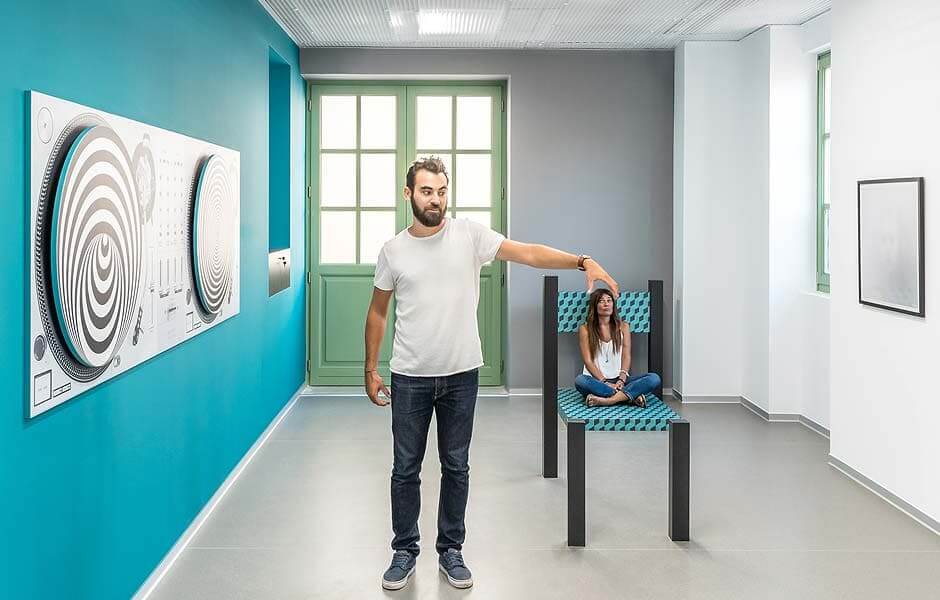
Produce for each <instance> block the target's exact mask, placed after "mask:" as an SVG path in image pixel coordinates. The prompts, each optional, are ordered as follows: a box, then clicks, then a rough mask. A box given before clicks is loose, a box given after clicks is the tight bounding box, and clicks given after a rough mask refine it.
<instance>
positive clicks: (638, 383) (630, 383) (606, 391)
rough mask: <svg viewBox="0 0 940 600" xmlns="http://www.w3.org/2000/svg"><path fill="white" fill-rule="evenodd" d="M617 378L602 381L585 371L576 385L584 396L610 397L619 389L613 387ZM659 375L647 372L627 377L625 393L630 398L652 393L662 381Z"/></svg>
mask: <svg viewBox="0 0 940 600" xmlns="http://www.w3.org/2000/svg"><path fill="white" fill-rule="evenodd" d="M616 381H617V378H616V377H614V378H613V379H606V380H604V381H601V380H599V379H596V378H594V377H591V376H590V375H585V374H584V373H582V374H580V375H578V376H577V377H576V378H575V380H574V387H576V388H577V389H578V391H579V392H581V395H582V396H587V395H588V394H594V395H595V396H600V397H602V398H610V397H611V396H613V395H614V394H615V393H617V390H615V389H614V388H613V385H614V383H616ZM661 381H662V380H661V379H660V378H659V375H657V374H656V373H647V374H646V375H638V376H636V377H627V382H626V383H625V384H624V386H623V393H625V394H626V395H627V396H629V398H630V400H633V399H635V398H636V397H637V396H639V395H641V394H650V393H652V392H654V391H655V390H657V389H658V388H659V385H660V383H661Z"/></svg>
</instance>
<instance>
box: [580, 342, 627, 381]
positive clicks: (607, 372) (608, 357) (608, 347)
mask: <svg viewBox="0 0 940 600" xmlns="http://www.w3.org/2000/svg"><path fill="white" fill-rule="evenodd" d="M622 349H623V344H621V345H620V350H615V349H614V342H613V340H610V341H607V342H605V341H603V340H601V343H600V345H599V346H598V348H597V354H596V355H594V362H595V364H597V368H598V369H600V370H601V374H602V375H604V379H616V378H617V377H619V376H620V359H621V356H620V354H621V350H622ZM583 373H584V374H585V375H590V374H591V372H590V371H588V368H587V365H585V367H584V371H583Z"/></svg>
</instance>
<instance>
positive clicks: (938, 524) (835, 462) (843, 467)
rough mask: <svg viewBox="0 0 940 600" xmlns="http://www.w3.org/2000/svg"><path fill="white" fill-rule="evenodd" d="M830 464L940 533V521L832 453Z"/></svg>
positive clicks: (928, 527)
mask: <svg viewBox="0 0 940 600" xmlns="http://www.w3.org/2000/svg"><path fill="white" fill-rule="evenodd" d="M829 466H831V467H833V468H834V469H835V470H837V471H840V472H841V473H842V474H843V475H845V476H846V477H848V478H849V479H852V480H854V481H855V482H856V483H858V484H859V485H861V486H862V487H864V488H867V489H868V491H870V492H872V493H874V494H875V495H876V496H879V497H880V498H881V499H882V500H884V501H885V502H887V503H888V504H890V505H891V506H893V507H895V508H896V509H898V510H899V511H901V512H902V513H904V514H906V515H907V516H909V517H910V518H912V519H914V520H915V521H917V522H918V523H920V524H921V525H923V526H924V527H926V528H927V529H929V530H930V531H932V532H934V533H935V534H937V535H940V521H937V520H936V519H934V518H932V517H931V516H929V515H927V514H926V513H924V512H923V511H921V510H918V509H917V508H915V507H914V506H912V505H911V504H909V503H908V502H906V501H904V500H902V499H901V498H899V497H898V496H896V495H895V494H893V493H891V492H889V491H888V490H886V489H885V488H883V487H881V486H880V485H878V484H877V483H875V482H874V481H872V480H871V479H869V478H868V477H865V476H864V475H862V474H861V473H859V472H858V471H856V470H855V469H853V468H852V467H850V466H848V465H847V464H845V463H844V462H842V461H841V460H839V459H838V458H836V457H835V456H833V455H831V454H830V455H829Z"/></svg>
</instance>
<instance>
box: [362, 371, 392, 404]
mask: <svg viewBox="0 0 940 600" xmlns="http://www.w3.org/2000/svg"><path fill="white" fill-rule="evenodd" d="M379 392H382V393H383V394H384V395H385V398H384V399H383V398H380V397H379ZM366 394H368V396H369V400H372V403H373V404H375V405H376V406H388V403H389V401H391V399H392V393H391V392H390V391H388V388H387V387H385V383H384V382H383V381H382V376H381V375H379V372H378V371H368V372H366Z"/></svg>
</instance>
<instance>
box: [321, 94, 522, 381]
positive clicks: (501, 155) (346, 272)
mask: <svg viewBox="0 0 940 600" xmlns="http://www.w3.org/2000/svg"><path fill="white" fill-rule="evenodd" d="M419 93H420V94H421V95H430V94H434V93H438V94H442V95H453V96H455V99H454V101H455V103H456V96H457V95H460V96H472V95H489V96H491V97H492V98H493V116H494V118H493V119H492V127H493V131H492V144H491V146H492V150H491V151H492V153H493V156H494V163H495V166H494V169H493V175H494V177H493V182H492V183H493V190H492V196H491V197H492V198H493V207H492V209H491V211H490V213H491V215H492V216H491V219H492V227H493V229H495V230H497V231H500V232H502V233H504V234H505V232H506V222H507V221H506V214H507V206H506V201H505V198H506V195H505V184H506V136H505V135H504V132H505V131H506V125H507V116H506V84H505V82H504V81H440V82H437V81H336V80H311V81H308V84H307V122H308V126H307V136H306V137H307V150H308V152H307V157H308V160H307V165H306V171H307V173H306V175H307V183H308V185H307V208H308V211H307V212H308V218H307V224H306V236H307V276H306V282H307V293H308V301H307V307H306V314H307V332H306V338H307V365H306V367H307V368H306V379H307V383H308V385H360V384H361V382H362V374H361V369H360V368H359V367H361V365H359V364H355V365H342V366H338V367H330V366H324V365H322V364H321V363H320V361H321V360H322V357H323V353H324V350H325V335H314V329H315V328H316V327H318V325H319V322H320V314H321V311H322V310H324V306H323V304H324V298H323V297H322V295H321V286H320V280H319V278H320V277H321V276H323V275H326V276H332V277H343V276H351V277H359V278H362V277H366V276H368V277H371V276H372V275H373V274H374V272H375V266H374V265H371V264H365V265H360V264H344V265H320V260H319V255H320V246H319V236H318V235H317V234H318V232H319V228H320V206H319V193H316V194H314V191H315V190H314V186H315V185H316V186H318V185H319V161H320V131H319V128H320V123H319V117H318V114H317V113H316V112H315V111H314V107H318V106H319V103H320V98H321V97H322V96H323V95H330V94H332V95H340V94H341V95H356V96H359V95H385V96H391V95H394V96H396V98H397V105H396V110H397V115H396V118H397V119H398V124H397V141H396V143H397V146H396V150H395V151H396V152H397V154H398V156H397V160H396V168H397V173H396V185H397V188H398V190H401V189H402V188H403V187H404V185H405V177H404V172H405V169H406V168H407V165H408V164H409V163H410V161H411V160H412V158H413V157H414V156H415V155H416V150H419V149H416V148H415V147H414V144H415V136H414V126H413V123H414V122H415V121H414V118H415V117H414V105H415V102H414V98H415V97H416V96H417V95H418V94H419ZM358 107H359V103H358V101H357V115H356V117H357V118H356V120H357V143H356V149H355V150H345V151H343V150H330V152H331V153H332V152H349V153H356V154H357V156H358V153H359V152H360V150H359V147H358V146H359V132H358V129H359V122H360V115H359V110H358ZM452 121H453V123H454V127H456V125H455V123H456V111H455V112H454V113H453V116H452ZM452 133H454V134H455V132H452ZM452 144H453V145H454V146H456V136H455V135H453V136H452ZM481 152H485V151H464V150H461V151H460V153H461V154H473V153H481ZM453 153H454V155H455V156H456V151H455V150H454V151H453ZM358 162H359V161H358V160H357V182H356V186H357V190H356V191H357V193H356V197H357V200H356V207H355V208H347V209H335V208H332V207H330V208H329V210H331V211H332V210H347V211H357V212H362V211H368V210H376V209H370V208H361V207H359V190H358V187H359V181H358ZM455 167H456V165H455ZM452 194H453V190H452ZM455 200H456V202H453V201H452V203H451V205H452V207H453V208H454V209H456V210H457V214H459V198H458V199H455ZM379 210H381V209H379ZM386 210H387V209H386ZM395 213H396V218H395V221H396V227H395V229H396V233H397V232H399V231H401V230H402V229H404V228H405V227H407V226H408V225H410V223H411V212H410V210H408V207H407V205H406V203H405V202H404V201H402V199H401V198H400V197H398V198H397V199H396V209H395ZM356 224H357V225H356V235H357V240H358V236H359V218H358V217H357V219H356ZM356 252H357V259H358V252H359V249H358V244H357V250H356ZM357 262H358V260H357ZM505 281H506V274H505V265H504V264H503V263H502V262H501V261H494V262H493V263H492V264H490V265H487V266H484V268H483V269H482V271H481V290H480V302H481V309H483V310H484V311H485V312H484V314H486V313H489V314H491V315H492V314H497V315H499V316H498V318H497V319H487V320H486V323H487V324H488V325H489V329H488V331H486V332H483V335H482V336H481V338H482V339H483V343H484V359H485V362H486V365H485V366H484V367H483V368H481V369H480V384H481V385H501V384H502V383H503V374H504V373H505V361H504V359H503V357H504V350H503V349H504V348H505V347H506V338H507V331H506V324H507V314H508V308H507V294H506V285H505ZM488 286H489V289H491V290H492V292H489V293H487V291H486V290H487V287H488ZM370 289H371V288H370ZM487 299H488V302H487ZM362 320H363V322H364V320H365V314H363V315H362ZM393 323H394V304H393V306H392V307H391V308H390V314H389V327H388V329H387V330H386V334H385V337H384V338H383V343H382V348H381V350H380V361H379V371H380V373H382V375H383V376H385V377H388V376H389V371H388V359H389V358H390V355H391V342H392V336H393V331H394V327H393ZM357 329H358V328H357ZM351 366H354V367H356V368H354V369H350V367H351Z"/></svg>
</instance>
